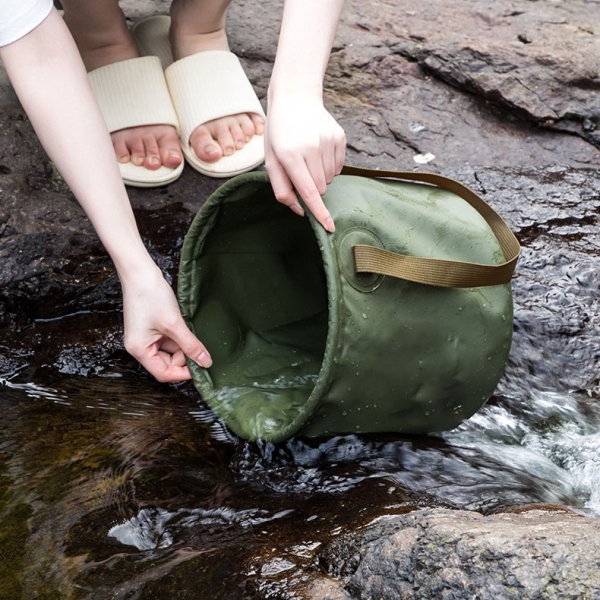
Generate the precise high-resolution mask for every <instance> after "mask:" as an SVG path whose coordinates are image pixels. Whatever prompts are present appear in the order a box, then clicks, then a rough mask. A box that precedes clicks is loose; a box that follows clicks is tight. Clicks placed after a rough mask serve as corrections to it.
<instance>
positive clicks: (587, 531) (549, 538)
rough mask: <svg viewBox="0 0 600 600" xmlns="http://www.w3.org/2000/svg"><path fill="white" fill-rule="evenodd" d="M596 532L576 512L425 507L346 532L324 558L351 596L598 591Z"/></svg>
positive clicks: (599, 528)
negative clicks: (484, 513)
mask: <svg viewBox="0 0 600 600" xmlns="http://www.w3.org/2000/svg"><path fill="white" fill-rule="evenodd" d="M599 536H600V523H599V522H598V521H595V522H593V523H590V522H589V521H588V520H587V519H584V518H582V517H580V516H579V515H575V514H571V513H557V512H546V511H543V510H531V511H524V512H520V513H518V514H515V513H504V514H495V515H488V516H482V515H480V514H478V513H473V512H467V511H448V510H444V509H427V510H422V511H414V512H411V513H409V514H407V515H402V516H396V517H392V518H389V519H385V520H382V521H379V522H378V523H375V524H373V525H370V526H368V527H366V528H365V530H364V531H362V532H360V533H359V534H349V535H345V536H342V537H340V538H338V539H336V540H334V541H333V542H331V543H330V544H329V546H328V547H327V548H326V549H325V550H324V551H323V552H321V553H320V556H319V560H320V563H321V564H322V566H323V567H324V568H325V569H326V570H327V571H328V572H329V573H330V574H332V575H334V576H335V577H337V578H340V579H342V580H343V581H344V583H345V589H346V590H347V591H348V592H349V593H350V595H351V597H352V598H360V599H367V598H379V599H381V600H384V599H386V600H387V599H389V600H392V599H408V598H448V599H450V598H456V599H457V600H458V599H461V598H472V597H477V598H481V599H482V600H484V599H490V600H491V599H493V598H494V599H495V598H507V599H508V598H511V599H513V598H514V599H515V600H517V599H521V598H526V599H530V598H595V597H597V594H598V592H599V590H600V577H599V576H598V573H597V568H596V561H595V559H594V558H592V557H593V556H594V555H595V554H596V552H597V551H598V550H599V544H600V537H599Z"/></svg>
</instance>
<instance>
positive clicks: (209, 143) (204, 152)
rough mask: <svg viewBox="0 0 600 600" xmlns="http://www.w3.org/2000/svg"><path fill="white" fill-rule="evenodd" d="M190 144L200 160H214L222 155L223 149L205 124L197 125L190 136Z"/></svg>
mask: <svg viewBox="0 0 600 600" xmlns="http://www.w3.org/2000/svg"><path fill="white" fill-rule="evenodd" d="M190 144H191V146H192V148H193V149H194V152H195V153H196V156H197V157H198V158H199V159H200V160H204V161H206V162H215V161H217V160H219V159H220V158H221V157H222V156H223V151H222V150H221V147H220V146H219V144H218V143H217V142H216V141H215V139H214V138H213V136H212V135H211V133H210V131H209V130H208V128H207V127H206V126H204V125H203V126H200V127H197V128H196V129H195V130H194V131H193V133H192V135H191V136H190Z"/></svg>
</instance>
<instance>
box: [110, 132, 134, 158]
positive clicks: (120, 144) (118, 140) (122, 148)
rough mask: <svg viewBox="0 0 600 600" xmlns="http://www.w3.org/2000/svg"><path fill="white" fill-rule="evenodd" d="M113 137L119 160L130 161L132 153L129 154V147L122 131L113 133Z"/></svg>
mask: <svg viewBox="0 0 600 600" xmlns="http://www.w3.org/2000/svg"><path fill="white" fill-rule="evenodd" d="M111 137H112V142H113V147H114V149H115V154H116V156H117V160H118V161H119V162H120V163H123V164H125V163H128V162H129V161H130V160H131V155H130V154H129V148H128V147H127V142H126V140H125V137H124V136H123V135H122V134H121V132H120V131H117V132H116V133H113V134H112V136H111Z"/></svg>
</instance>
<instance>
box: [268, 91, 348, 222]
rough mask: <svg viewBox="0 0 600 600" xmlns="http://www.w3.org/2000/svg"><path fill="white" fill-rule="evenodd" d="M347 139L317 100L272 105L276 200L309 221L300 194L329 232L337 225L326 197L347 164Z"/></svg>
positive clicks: (270, 163) (270, 149) (271, 168)
mask: <svg viewBox="0 0 600 600" xmlns="http://www.w3.org/2000/svg"><path fill="white" fill-rule="evenodd" d="M345 151H346V135H345V133H344V130H343V129H342V128H341V127H340V125H338V123H337V122H336V120H335V119H334V118H333V117H332V116H331V115H330V114H329V113H328V112H327V110H326V109H325V107H324V106H323V104H322V102H321V101H320V100H318V99H314V98H312V97H308V98H283V99H280V100H278V101H276V100H274V101H273V102H271V103H270V104H269V110H268V112H267V123H266V128H265V166H266V168H267V171H268V173H269V177H270V179H271V185H272V187H273V192H274V194H275V198H277V200H278V201H279V202H281V203H282V204H285V205H286V206H289V207H290V208H291V209H292V210H293V211H294V212H295V213H297V214H299V215H303V214H304V211H303V209H302V207H301V206H300V204H299V203H298V198H297V196H296V194H295V193H294V188H295V189H296V190H297V191H298V193H299V194H300V197H301V198H302V200H303V201H304V203H305V204H306V206H307V207H308V209H309V210H310V211H311V212H312V214H313V215H314V216H315V218H316V219H317V221H319V223H321V225H322V226H323V227H324V228H325V229H326V230H327V231H329V232H333V231H334V230H335V225H334V223H333V219H332V218H331V215H330V214H329V211H328V210H327V208H326V207H325V204H324V203H323V200H322V198H321V196H322V195H323V194H324V193H325V190H326V189H327V185H328V184H330V183H331V182H332V181H333V178H334V177H335V176H336V175H338V174H339V173H340V171H341V170H342V166H343V164H344V155H345Z"/></svg>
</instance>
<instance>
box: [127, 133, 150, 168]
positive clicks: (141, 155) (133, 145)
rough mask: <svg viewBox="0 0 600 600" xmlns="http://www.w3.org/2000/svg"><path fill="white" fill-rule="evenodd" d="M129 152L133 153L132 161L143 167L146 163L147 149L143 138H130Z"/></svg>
mask: <svg viewBox="0 0 600 600" xmlns="http://www.w3.org/2000/svg"><path fill="white" fill-rule="evenodd" d="M129 153H130V155H131V162H132V163H133V164H134V165H136V166H137V167H141V166H142V165H143V164H144V159H145V158H146V150H145V149H144V142H143V140H142V138H138V137H136V138H133V139H130V140H129Z"/></svg>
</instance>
